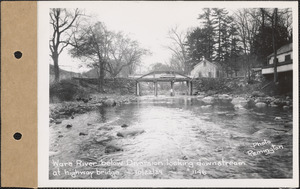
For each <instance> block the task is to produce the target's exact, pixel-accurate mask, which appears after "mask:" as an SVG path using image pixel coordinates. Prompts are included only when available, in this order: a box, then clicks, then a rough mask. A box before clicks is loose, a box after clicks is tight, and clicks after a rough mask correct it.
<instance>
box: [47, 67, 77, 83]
mask: <svg viewBox="0 0 300 189" xmlns="http://www.w3.org/2000/svg"><path fill="white" fill-rule="evenodd" d="M49 70H50V83H53V82H54V66H53V65H52V64H49ZM72 77H81V74H80V73H76V72H70V71H66V70H63V69H59V78H60V79H61V80H62V79H71V78H72Z"/></svg>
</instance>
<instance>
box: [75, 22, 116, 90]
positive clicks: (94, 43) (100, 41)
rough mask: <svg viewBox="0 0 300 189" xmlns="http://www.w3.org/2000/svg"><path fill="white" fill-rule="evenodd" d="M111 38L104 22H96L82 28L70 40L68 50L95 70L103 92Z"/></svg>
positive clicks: (110, 33) (111, 35)
mask: <svg viewBox="0 0 300 189" xmlns="http://www.w3.org/2000/svg"><path fill="white" fill-rule="evenodd" d="M112 38H113V34H112V32H110V31H108V30H107V28H106V26H105V25H104V23H102V22H97V23H96V24H94V25H92V26H86V27H84V28H82V29H81V30H80V31H78V33H77V34H76V35H74V37H73V38H72V41H71V44H72V46H73V48H72V49H71V50H70V53H71V55H72V56H73V57H77V58H80V59H82V60H83V62H84V63H85V64H87V66H88V67H91V68H94V69H96V70H97V73H98V84H99V85H98V86H99V91H100V92H104V88H103V86H104V77H105V67H106V66H107V63H108V61H109V50H110V48H111V43H112Z"/></svg>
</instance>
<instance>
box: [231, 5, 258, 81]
mask: <svg viewBox="0 0 300 189" xmlns="http://www.w3.org/2000/svg"><path fill="white" fill-rule="evenodd" d="M259 18H260V17H259V9H240V10H237V11H236V12H235V14H234V20H235V23H236V24H237V31H238V35H239V37H240V41H241V43H242V47H243V54H244V62H245V64H244V66H243V67H244V68H246V70H247V76H248V78H249V79H250V74H251V68H252V66H253V62H255V59H256V57H255V56H253V50H254V49H253V41H254V37H255V35H256V34H257V33H258V31H259V27H260V19H259ZM253 59H254V60H253Z"/></svg>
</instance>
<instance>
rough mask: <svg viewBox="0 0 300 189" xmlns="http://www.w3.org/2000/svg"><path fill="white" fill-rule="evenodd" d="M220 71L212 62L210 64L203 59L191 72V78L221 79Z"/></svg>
mask: <svg viewBox="0 0 300 189" xmlns="http://www.w3.org/2000/svg"><path fill="white" fill-rule="evenodd" d="M221 72H222V69H221V67H220V66H219V65H218V64H217V63H214V62H210V61H208V60H206V59H204V58H203V60H201V61H200V62H199V63H198V64H197V65H196V66H195V67H194V69H193V70H192V71H191V78H200V77H208V78H218V77H221V75H222V74H221Z"/></svg>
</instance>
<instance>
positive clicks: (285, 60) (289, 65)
mask: <svg viewBox="0 0 300 189" xmlns="http://www.w3.org/2000/svg"><path fill="white" fill-rule="evenodd" d="M277 60H278V61H277V62H278V63H277V72H278V73H280V72H288V71H292V70H293V43H290V44H287V45H284V46H282V47H280V48H279V49H278V50H277ZM273 61H274V53H272V54H270V55H269V56H268V59H267V65H266V66H264V67H263V68H262V74H263V75H267V74H273V73H274V66H273Z"/></svg>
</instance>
